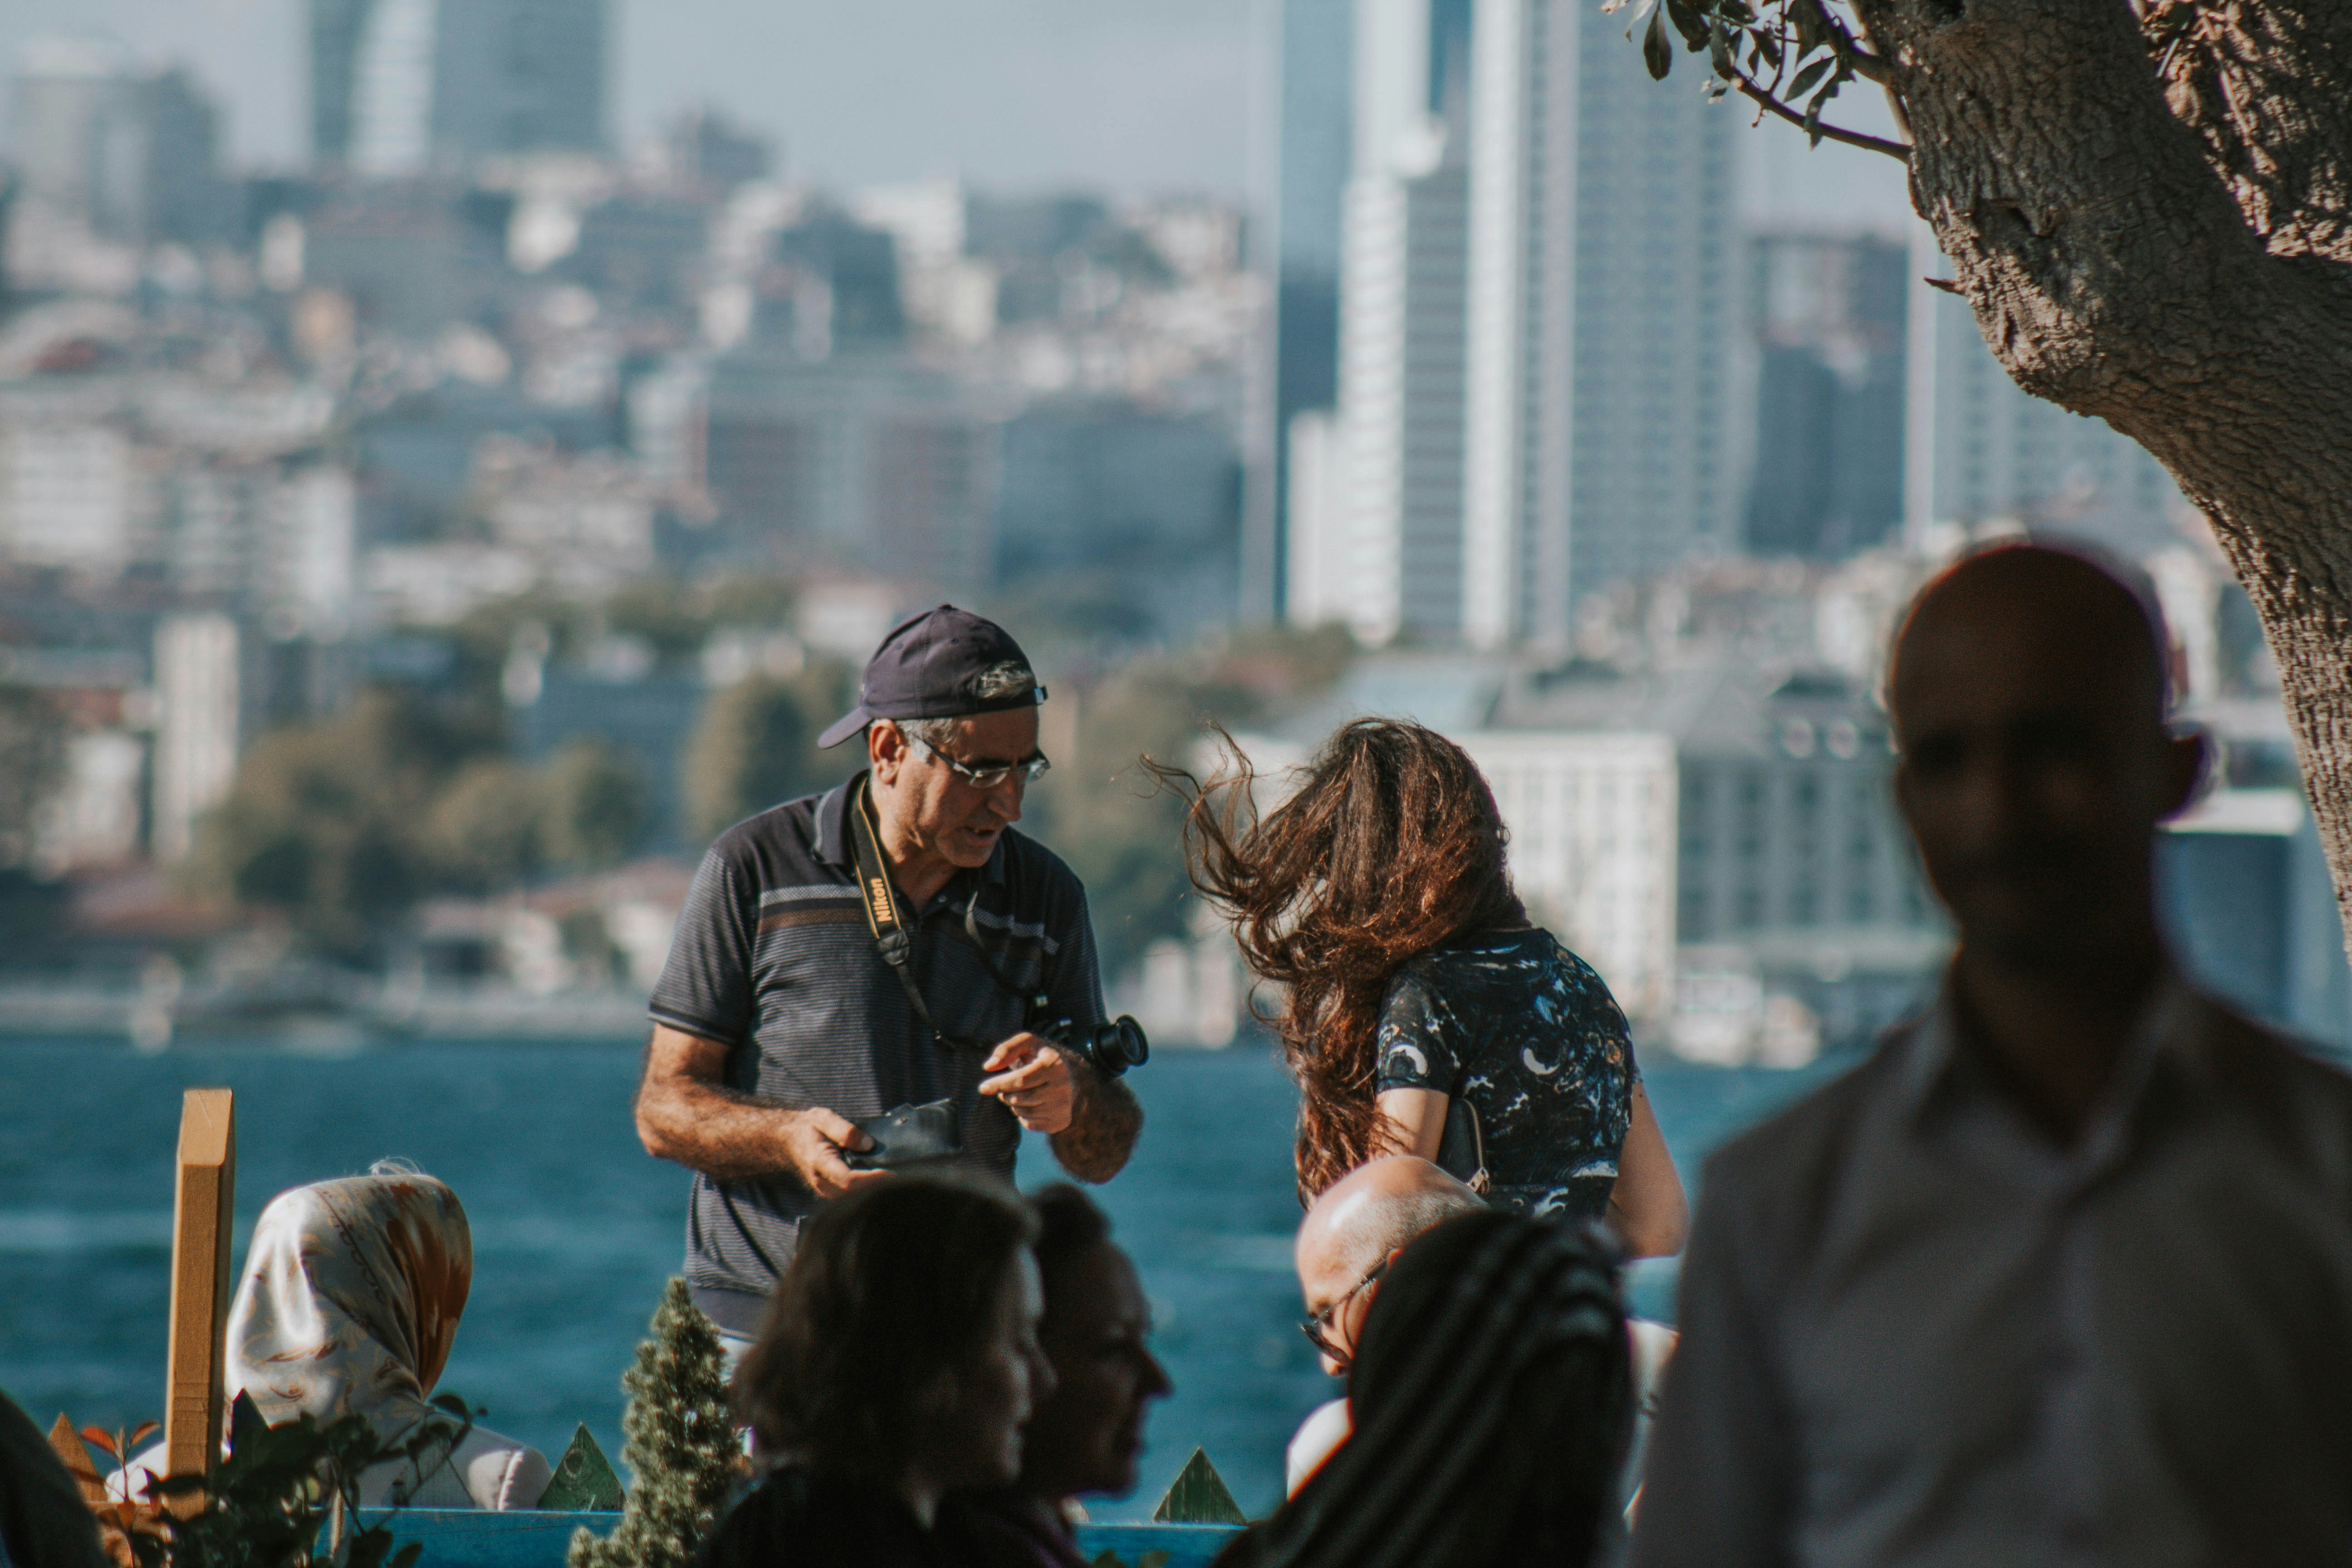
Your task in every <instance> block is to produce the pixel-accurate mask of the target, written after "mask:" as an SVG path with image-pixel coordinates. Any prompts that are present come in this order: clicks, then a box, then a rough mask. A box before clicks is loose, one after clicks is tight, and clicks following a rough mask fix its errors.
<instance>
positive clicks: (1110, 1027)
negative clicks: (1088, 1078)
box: [1037, 1013, 1151, 1078]
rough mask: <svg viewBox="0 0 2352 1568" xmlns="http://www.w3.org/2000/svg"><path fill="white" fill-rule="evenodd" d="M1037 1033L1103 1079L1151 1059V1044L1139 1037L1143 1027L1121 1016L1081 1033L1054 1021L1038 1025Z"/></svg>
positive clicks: (1066, 1023)
mask: <svg viewBox="0 0 2352 1568" xmlns="http://www.w3.org/2000/svg"><path fill="white" fill-rule="evenodd" d="M1037 1033H1039V1034H1041V1035H1043V1036H1045V1037H1046V1038H1047V1039H1049V1040H1051V1041H1053V1042H1054V1043H1055V1045H1057V1046H1059V1047H1062V1048H1063V1049H1064V1050H1066V1051H1067V1052H1069V1053H1070V1054H1071V1055H1072V1056H1075V1057H1077V1058H1080V1059H1081V1060H1083V1061H1084V1062H1085V1063H1086V1064H1087V1066H1088V1067H1090V1068H1094V1069H1095V1071H1097V1072H1098V1073H1100V1074H1102V1075H1103V1077H1105V1078H1117V1077H1118V1076H1119V1075H1120V1074H1121V1073H1123V1072H1125V1071H1127V1069H1128V1068H1139V1067H1141V1066H1142V1065H1143V1064H1144V1063H1145V1062H1148V1061H1150V1059H1151V1042H1150V1040H1147V1039H1145V1038H1144V1037H1143V1026H1142V1025H1140V1024H1139V1023H1137V1022H1136V1021H1135V1020H1134V1019H1133V1018H1130V1017H1129V1016H1127V1015H1126V1014H1124V1013H1122V1014H1120V1015H1119V1016H1118V1017H1116V1018H1113V1019H1112V1020H1111V1021H1110V1022H1109V1023H1108V1024H1097V1025H1095V1026H1092V1027H1091V1028H1083V1029H1082V1028H1080V1027H1079V1026H1077V1024H1076V1022H1074V1021H1073V1020H1071V1019H1068V1018H1056V1019H1055V1020H1054V1021H1053V1022H1052V1023H1050V1024H1042V1025H1039V1026H1038V1027H1037Z"/></svg>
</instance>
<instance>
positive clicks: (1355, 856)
mask: <svg viewBox="0 0 2352 1568" xmlns="http://www.w3.org/2000/svg"><path fill="white" fill-rule="evenodd" d="M1219 733H1220V735H1221V736H1222V737H1223V740H1224V742H1225V743H1226V746H1227V748H1228V749H1229V751H1230V752H1231V754H1232V761H1233V764H1234V765H1233V767H1232V768H1231V769H1230V770H1229V771H1228V772H1227V773H1226V774H1225V775H1224V776H1223V777H1220V778H1217V779H1215V780H1213V781H1212V782H1211V783H1209V784H1206V785H1202V784H1199V783H1198V782H1197V781H1196V780H1194V779H1193V777H1192V775H1191V774H1190V773H1186V772H1184V771H1183V770H1181V769H1179V768H1173V767H1168V766H1164V765H1160V764H1150V765H1151V766H1152V768H1153V771H1154V772H1155V773H1157V775H1158V776H1159V777H1160V780H1161V781H1162V782H1163V783H1164V784H1169V785H1171V787H1173V788H1175V789H1176V790H1177V791H1178V792H1179V793H1180V794H1181V795H1185V796H1186V797H1187V799H1188V801H1189V809H1188V811H1187V813H1186V816H1185V840H1186V849H1187V852H1188V858H1189V861H1190V865H1191V869H1192V880H1193V883H1194V885H1195V886H1196V887H1198V888H1199V889H1200V890H1201V892H1202V894H1203V895H1204V896H1205V897H1207V898H1208V899H1209V900H1211V901H1212V902H1213V904H1214V905H1215V906H1216V907H1218V908H1219V909H1221V910H1223V911H1224V913H1225V914H1226V916H1227V917H1228V918H1229V919H1230V920H1231V921H1232V922H1233V925H1234V937H1235V939H1236V940H1237V941H1238V942H1239V943H1240V945H1241V950H1242V954H1243V957H1244V960H1245V962H1246V963H1248V965H1249V967H1250V969H1251V970H1252V972H1253V973H1255V974H1256V975H1257V976H1258V977H1259V978H1260V979H1263V980H1266V981H1270V982H1272V983H1274V984H1277V985H1279V986H1281V987H1283V988H1284V990H1285V992H1286V1002H1285V1006H1284V1009H1283V1013H1282V1016H1281V1017H1280V1018H1279V1020H1278V1027H1279V1029H1280V1032H1281V1037H1282V1045H1283V1052H1284V1056H1285V1058H1286V1061H1287V1063H1288V1065H1289V1068H1290V1071H1291V1075H1292V1076H1293V1077H1294V1078H1295V1079H1297V1081H1298V1086H1299V1112H1298V1142H1297V1170H1298V1195H1299V1200H1300V1202H1301V1204H1302V1205H1303V1204H1311V1203H1312V1202H1313V1201H1314V1200H1315V1199H1316V1198H1317V1197H1318V1195H1320V1194H1322V1193H1323V1192H1324V1191H1326V1190H1327V1189H1328V1188H1329V1187H1330V1186H1331V1185H1332V1184H1335V1183H1337V1182H1338V1181H1339V1179H1340V1178H1341V1177H1343V1176H1345V1175H1346V1174H1347V1173H1349V1172H1350V1171H1352V1170H1355V1169H1356V1168H1357V1167H1359V1166H1360V1165H1362V1164H1363V1163H1365V1162H1367V1161H1369V1160H1372V1159H1375V1158H1378V1157H1380V1156H1381V1155H1385V1154H1416V1155H1419V1156H1421V1157H1422V1158H1423V1159H1425V1160H1433V1161H1435V1162H1436V1163H1438V1164H1440V1165H1442V1166H1444V1168H1445V1169H1446V1170H1447V1171H1448V1172H1450V1173H1452V1174H1454V1175H1455V1176H1457V1177H1459V1178H1461V1179H1463V1180H1465V1181H1466V1182H1468V1183H1469V1184H1471V1185H1472V1186H1473V1187H1475V1189H1477V1190H1478V1191H1479V1193H1480V1194H1482V1195H1483V1196H1484V1197H1485V1198H1486V1201H1487V1202H1488V1203H1489V1204H1491V1205H1494V1206H1496V1207H1497V1208H1503V1209H1508V1210H1510V1211H1511V1212H1514V1213H1517V1214H1526V1215H1561V1216H1564V1217H1566V1218H1569V1219H1571V1220H1588V1219H1602V1218H1606V1219H1607V1220H1608V1222H1609V1224H1610V1225H1611V1226H1612V1228H1613V1229H1614V1230H1615V1231H1616V1232H1617V1235H1618V1238H1619V1239H1620V1240H1621V1241H1622V1243H1623V1244H1624V1246H1625V1247H1626V1249H1627V1250H1628V1251H1629V1252H1630V1253H1631V1254H1633V1256H1635V1257H1652V1256H1660V1255H1664V1254H1668V1253H1673V1252H1675V1251H1678V1250H1679V1249H1680V1248H1681V1247H1682V1237H1683V1231H1684V1227H1685V1219H1686V1209H1685V1203H1684V1198H1683V1189H1682V1182H1681V1179H1680V1178H1679V1177H1678V1176H1676V1175H1675V1166H1674V1161H1673V1159H1672V1157H1671V1156H1670V1155H1669V1154H1668V1153H1667V1152H1666V1145H1665V1140H1664V1137H1663V1136H1662V1135H1661V1134H1660V1133H1659V1131H1658V1122H1657V1117H1656V1116H1655V1114H1654V1113H1653V1112H1652V1110H1651V1109H1650V1101H1649V1097H1648V1095H1646V1094H1645V1093H1644V1092H1643V1089H1642V1079H1641V1073H1640V1070H1639V1068H1637V1067H1636V1066H1635V1063H1634V1060H1633V1041H1632V1039H1631V1038H1630V1037H1629V1034H1628V1031H1627V1028H1626V1023H1625V1015H1624V1014H1623V1012H1622V1010H1620V1009H1619V1007H1618V1005H1617V1003H1616V999H1615V998H1614V997H1612V995H1611V994H1610V993H1609V987H1608V985H1607V984H1605V983H1603V981H1602V980H1601V976H1600V975H1599V974H1598V973H1594V971H1593V969H1592V967H1591V965H1590V964H1588V963H1585V962H1584V961H1583V960H1582V959H1580V958H1579V957H1578V956H1577V955H1576V954H1574V953H1573V952H1570V951H1569V950H1568V949H1567V948H1566V947H1565V946H1563V945H1562V944H1561V943H1560V942H1559V940H1558V939H1556V938H1555V937H1553V936H1552V934H1551V933H1550V932H1549V931H1544V930H1542V929H1541V928H1539V927H1538V926H1536V925H1534V924H1532V923H1531V922H1530V921H1528V914H1527V910H1526V909H1525V907H1524V906H1523V905H1522V904H1521V903H1520V902H1519V899H1518V895H1517V893H1515V892H1514V891H1513V890H1512V888H1511V879H1510V873H1509V870H1508V868H1507V864H1506V858H1505V849H1506V845H1507V834H1506V832H1505V830H1504V827H1503V820H1502V816H1501V814H1500V812H1498V811H1497V810H1496V805H1495V796H1494V792H1493V791H1492V790H1490V789H1489V788H1488V787H1487V784H1486V778H1485V777H1484V776H1483V775H1482V774H1481V773H1479V771H1478V767H1477V764H1476V763H1473V762H1472V761H1471V760H1470V758H1469V756H1468V754H1467V753H1466V752H1464V751H1463V750H1462V748H1461V747H1459V746H1457V745H1455V744H1454V742H1451V741H1449V740H1447V739H1446V738H1445V737H1444V736H1443V735H1440V734H1438V733H1437V732H1436V731H1433V730H1429V729H1426V728H1424V727H1423V726H1422V725H1419V724H1414V723H1409V722H1405V721H1399V720H1390V719H1359V720H1357V721H1354V722H1352V723H1349V724H1346V725H1343V726H1341V727H1340V728H1339V731H1337V732H1335V733H1334V734H1333V735H1332V736H1331V738H1330V739H1329V740H1328V742H1325V743H1324V745H1323V748H1322V750H1321V751H1320V752H1318V753H1317V755H1316V756H1315V758H1314V759H1313V760H1312V761H1311V762H1310V763H1308V764H1307V766H1306V767H1305V768H1304V769H1302V770H1300V771H1299V773H1298V775H1297V781H1296V782H1297V787H1296V788H1295V789H1294V790H1292V792H1291V793H1290V795H1289V797H1288V798H1287V799H1286V800H1285V801H1284V802H1283V803H1282V804H1281V805H1278V806H1276V808H1275V809H1274V810H1272V811H1269V812H1267V813H1266V814H1265V816H1263V817H1262V818H1261V817H1260V816H1257V813H1256V807H1255V802H1254V801H1253V800H1252V798H1251V786H1252V784H1254V782H1255V774H1254V773H1252V771H1251V768H1250V764H1249V759H1248V758H1247V757H1246V756H1244V755H1243V753H1242V752H1241V749H1240V748H1239V747H1238V746H1236V745H1234V744H1233V738H1232V737H1231V736H1230V735H1223V731H1219ZM1148 762H1149V759H1147V763H1148Z"/></svg>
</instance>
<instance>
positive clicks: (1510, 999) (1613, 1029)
mask: <svg viewBox="0 0 2352 1568" xmlns="http://www.w3.org/2000/svg"><path fill="white" fill-rule="evenodd" d="M1380 1052H1381V1066H1380V1087H1381V1089H1435V1090H1436V1091H1437V1092H1439V1093H1440V1094H1443V1095H1445V1096H1447V1097H1448V1098H1449V1099H1450V1100H1451V1099H1459V1100H1468V1101H1469V1102H1470V1104H1471V1105H1472V1106H1474V1107H1475V1108H1476V1110H1477V1112H1478V1124H1479V1130H1480V1131H1481V1133H1482V1134H1483V1135H1484V1139H1485V1142H1486V1173H1487V1177H1488V1180H1489V1181H1490V1182H1491V1184H1492V1185H1491V1187H1490V1189H1489V1190H1488V1192H1487V1194H1486V1198H1487V1201H1488V1202H1489V1203H1491V1204H1493V1205H1495V1206H1496V1207H1497V1208H1507V1209H1509V1210H1511V1211H1512V1212H1514V1213H1517V1214H1555V1213H1557V1214H1565V1215H1570V1217H1573V1218H1577V1219H1599V1218H1601V1217H1602V1215H1605V1214H1606V1213H1607V1212H1608V1208H1609V1190H1610V1188H1611V1187H1612V1185H1613V1184H1615V1182H1616V1180H1617V1155H1618V1152H1619V1151H1620V1150H1622V1148H1623V1147H1624V1145H1625V1129H1626V1125H1627V1123H1628V1122H1629V1121H1631V1119H1632V1116H1633V1085H1634V1083H1635V1082H1636V1081H1637V1080H1638V1079H1639V1078H1640V1076H1641V1073H1640V1069H1639V1068H1636V1067H1635V1066H1634V1063H1633V1040H1632V1038H1631V1037H1629V1035H1628V1034H1627V1032H1626V1028H1625V1015H1624V1013H1623V1012H1622V1010H1620V1008H1619V1007H1618V1005H1617V999H1616V998H1615V997H1613V996H1612V995H1610V994H1609V987H1608V986H1607V985H1606V984H1603V983H1602V982H1601V976H1600V975H1598V974H1596V973H1593V972H1592V966H1591V964H1589V963H1585V962H1584V960H1582V959H1580V958H1579V957H1577V956H1576V954H1574V953H1572V952H1569V951H1568V949H1566V948H1565V947H1562V946H1561V945H1560V944H1559V942H1558V941H1556V940H1555V939H1554V938H1553V937H1552V934H1551V933H1550V932H1549V931H1484V932H1480V933H1479V934H1477V935H1475V936H1470V937H1465V938H1461V939H1459V940H1457V941H1456V942H1454V943H1452V944H1451V945H1449V946H1445V947H1441V948H1437V949H1434V950H1433V951H1431V952H1424V953H1423V954H1422V955H1421V956H1420V957H1418V958H1415V959H1412V960H1411V961H1409V962H1408V963H1406V964H1405V965H1404V966H1403V967H1402V969H1399V970H1398V971H1397V973H1396V975H1395V977H1394V978H1393V979H1391V981H1390V982H1389V989H1388V994H1387V995H1386V996H1385V997H1384V998H1383V999H1382V1000H1381V1024H1380Z"/></svg>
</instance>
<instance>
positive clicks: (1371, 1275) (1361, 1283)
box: [1298, 1258, 1389, 1372]
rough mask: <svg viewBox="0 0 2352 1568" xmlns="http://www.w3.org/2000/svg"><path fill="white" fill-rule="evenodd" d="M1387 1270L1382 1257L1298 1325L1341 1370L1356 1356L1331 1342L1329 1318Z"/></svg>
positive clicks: (1317, 1347)
mask: <svg viewBox="0 0 2352 1568" xmlns="http://www.w3.org/2000/svg"><path fill="white" fill-rule="evenodd" d="M1388 1271H1389V1259H1388V1258H1381V1260H1380V1261H1379V1262H1378V1263H1375V1264H1373V1265H1372V1266H1371V1268H1370V1269H1368V1270H1367V1271H1366V1272H1365V1274H1364V1277H1363V1278H1362V1279H1359V1280H1357V1281H1356V1282H1355V1283H1354V1284H1353V1285H1350V1286H1349V1287H1348V1289H1347V1292H1346V1294H1344V1295H1342V1296H1340V1297H1339V1300H1335V1301H1333V1302H1332V1303H1331V1304H1330V1305H1329V1306H1328V1307H1326V1308H1324V1309H1323V1310H1321V1311H1319V1312H1318V1313H1316V1314H1315V1315H1314V1316H1313V1317H1311V1318H1308V1319H1307V1320H1306V1321H1304V1322H1302V1323H1300V1324H1299V1325H1298V1331H1299V1332H1300V1333H1302V1334H1305V1335H1306V1336H1307V1343H1308V1344H1310V1345H1313V1346H1314V1347H1315V1348H1316V1349H1317V1350H1318V1351H1321V1352H1323V1353H1324V1354H1325V1355H1327V1356H1329V1357H1330V1358H1331V1360H1332V1361H1333V1362H1334V1363H1337V1364H1338V1366H1339V1370H1340V1371H1341V1372H1345V1371H1347V1370H1348V1368H1349V1364H1350V1363H1353V1362H1354V1361H1355V1359H1356V1357H1355V1352H1352V1351H1347V1350H1342V1349H1341V1348H1340V1347H1339V1346H1338V1345H1336V1344H1334V1343H1332V1342H1331V1338H1330V1329H1331V1320H1332V1319H1333V1318H1334V1317H1336V1316H1338V1315H1339V1310H1340V1309H1342V1308H1344V1307H1345V1306H1347V1304H1348V1303H1349V1302H1350V1301H1352V1300H1355V1299H1356V1298H1357V1297H1359V1296H1360V1295H1362V1294H1363V1293H1364V1292H1365V1291H1366V1290H1368V1289H1370V1288H1371V1287H1372V1286H1374V1285H1376V1284H1378V1283H1379V1282H1380V1278H1381V1275H1383V1274H1385V1273H1387V1272H1388Z"/></svg>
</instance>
